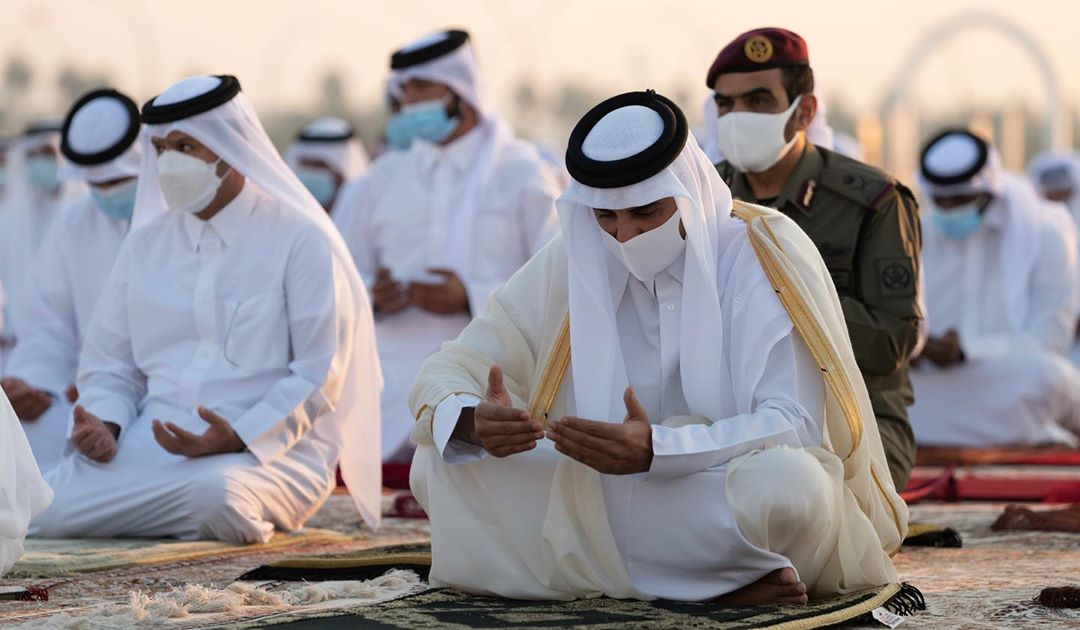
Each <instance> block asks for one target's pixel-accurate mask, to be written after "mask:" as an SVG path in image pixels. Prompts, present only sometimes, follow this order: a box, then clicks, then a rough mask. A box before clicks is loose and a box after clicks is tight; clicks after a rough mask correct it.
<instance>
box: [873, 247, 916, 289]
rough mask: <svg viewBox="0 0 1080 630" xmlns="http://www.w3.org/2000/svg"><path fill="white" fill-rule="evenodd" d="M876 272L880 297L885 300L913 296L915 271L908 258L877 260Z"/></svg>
mask: <svg viewBox="0 0 1080 630" xmlns="http://www.w3.org/2000/svg"><path fill="white" fill-rule="evenodd" d="M877 272H878V278H879V279H880V284H881V296H882V297H886V298H899V297H911V296H913V295H915V270H914V269H913V268H912V264H911V259H910V258H903V257H900V258H879V259H877Z"/></svg>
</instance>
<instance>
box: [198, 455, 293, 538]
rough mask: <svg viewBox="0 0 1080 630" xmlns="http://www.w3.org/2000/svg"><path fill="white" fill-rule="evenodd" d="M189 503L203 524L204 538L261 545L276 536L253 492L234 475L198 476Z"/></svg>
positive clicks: (199, 521) (201, 535)
mask: <svg viewBox="0 0 1080 630" xmlns="http://www.w3.org/2000/svg"><path fill="white" fill-rule="evenodd" d="M188 503H189V506H190V510H191V512H192V513H193V514H194V515H195V517H196V518H195V522H196V523H199V524H200V526H199V537H200V538H212V539H216V540H221V541H223V542H234V543H257V542H266V541H267V540H269V538H270V535H271V534H272V532H273V526H268V524H266V523H264V522H263V521H262V519H261V514H260V510H259V509H258V506H257V501H256V500H255V497H254V496H253V494H252V491H251V489H250V488H248V487H247V486H246V485H245V484H244V483H243V482H242V481H241V480H240V479H239V478H238V475H236V474H233V473H232V472H231V471H228V470H226V471H223V472H217V473H216V474H207V475H198V476H196V477H195V479H193V480H192V482H191V485H190V486H189V490H188Z"/></svg>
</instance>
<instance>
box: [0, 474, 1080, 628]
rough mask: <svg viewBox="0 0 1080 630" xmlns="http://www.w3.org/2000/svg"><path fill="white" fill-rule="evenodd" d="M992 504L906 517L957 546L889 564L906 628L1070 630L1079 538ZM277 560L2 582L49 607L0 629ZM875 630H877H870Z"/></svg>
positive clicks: (343, 509) (331, 523) (7, 614)
mask: <svg viewBox="0 0 1080 630" xmlns="http://www.w3.org/2000/svg"><path fill="white" fill-rule="evenodd" d="M1002 508H1003V506H1001V505H998V504H953V505H948V504H928V505H916V506H914V507H912V510H911V511H912V519H913V520H918V521H923V522H931V523H936V524H940V525H946V526H949V527H952V528H954V529H956V530H958V531H959V532H960V533H961V534H962V535H963V537H964V548H962V549H910V548H908V549H905V550H904V551H903V553H901V554H900V555H898V556H897V557H896V564H897V568H898V570H899V572H900V575H901V577H902V579H903V580H905V581H908V582H910V583H912V584H914V585H916V586H918V587H919V588H920V589H921V590H922V592H923V593H924V594H925V595H926V600H927V604H928V610H927V611H926V612H923V613H920V614H919V615H918V616H917V617H914V618H912V619H911V620H910V623H909V624H908V625H906V626H905V627H912V628H926V629H937V628H950V629H952V628H960V629H982V628H1027V627H1032V626H1033V625H1034V624H1036V623H1037V624H1038V627H1040V628H1054V627H1061V628H1067V627H1072V628H1078V627H1080V610H1073V611H1065V612H1054V611H1050V610H1048V609H1045V608H1042V607H1040V606H1036V605H1034V604H1032V603H1031V601H1032V598H1033V597H1034V596H1035V595H1036V594H1037V593H1038V592H1039V591H1040V590H1041V589H1042V588H1044V587H1047V586H1063V585H1066V584H1070V583H1073V584H1076V583H1080V535H1077V534H1072V535H1070V534H1044V533H1035V532H1019V533H998V532H993V531H991V530H990V528H989V525H990V523H991V522H993V520H994V519H995V518H996V517H997V515H998V514H999V513H1000V512H1001V510H1002ZM310 525H311V526H312V527H320V528H327V529H335V530H337V531H341V532H343V533H348V534H354V535H356V536H357V539H356V540H355V541H354V542H351V543H348V547H349V548H364V547H370V546H375V545H380V544H394V543H403V542H414V541H418V540H423V539H424V538H425V537H426V535H427V523H426V521H415V520H398V519H391V520H389V521H388V522H387V523H386V526H385V527H384V530H383V531H382V532H380V534H379V535H377V536H376V535H373V534H371V532H368V531H366V530H365V529H364V528H363V527H362V526H361V525H359V524H358V520H357V515H356V511H355V509H354V508H353V506H352V504H351V502H350V501H349V499H348V497H347V496H344V495H335V496H334V497H332V498H331V500H330V501H329V502H328V504H327V505H326V506H325V507H324V508H323V509H322V510H321V511H320V513H319V514H318V515H317V516H316V517H315V518H314V519H313V520H312V521H311V523H310ZM335 550H340V547H339V546H335V547H329V548H328V547H327V546H326V545H325V544H323V545H322V546H320V545H313V546H308V547H300V548H291V549H290V550H289V552H288V553H289V554H296V555H307V554H311V553H319V552H329V551H335ZM278 557H280V554H278V553H271V554H265V553H263V554H259V553H254V554H250V555H240V556H230V557H227V558H210V559H203V560H198V561H193V562H188V563H179V564H171V565H163V566H154V567H138V568H132V569H123V570H117V571H108V572H102V573H93V574H88V575H84V576H80V577H76V578H69V579H64V580H59V579H58V580H40V579H39V580H3V581H0V583H2V584H4V585H12V584H23V585H37V586H47V587H49V591H50V600H49V601H48V602H0V626H6V625H8V624H12V623H17V622H19V621H25V620H27V619H28V618H37V619H40V618H41V616H44V615H48V614H51V613H54V612H60V611H66V612H69V613H74V614H77V613H78V611H79V610H80V609H84V608H85V607H87V606H94V605H97V604H100V603H103V602H117V603H119V602H124V601H127V599H128V597H129V593H130V591H132V590H143V591H148V592H153V591H157V590H161V589H168V588H169V587H171V586H178V585H183V584H185V583H200V584H208V583H212V584H215V585H219V586H223V585H227V584H228V583H229V582H230V581H231V580H232V579H233V578H235V577H236V576H238V575H240V574H241V573H243V572H245V571H247V570H249V569H252V568H254V567H256V566H259V565H260V564H264V563H266V562H268V561H270V560H272V559H276V558H278ZM878 627H884V626H878Z"/></svg>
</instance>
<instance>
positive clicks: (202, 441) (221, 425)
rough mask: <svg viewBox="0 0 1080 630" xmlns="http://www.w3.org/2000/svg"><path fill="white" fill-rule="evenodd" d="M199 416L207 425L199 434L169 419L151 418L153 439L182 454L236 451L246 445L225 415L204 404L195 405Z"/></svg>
mask: <svg viewBox="0 0 1080 630" xmlns="http://www.w3.org/2000/svg"><path fill="white" fill-rule="evenodd" d="M199 417H200V418H202V419H203V420H205V421H206V423H207V424H209V425H210V427H209V428H208V429H206V431H203V434H202V435H195V434H194V433H191V432H190V431H185V430H183V429H181V428H180V427H178V426H176V425H175V424H173V423H171V422H162V421H161V420H154V423H153V430H154V439H155V440H157V443H158V444H160V445H161V447H162V448H164V449H165V450H166V451H169V452H170V453H172V454H173V455H183V456H184V457H203V456H205V455H217V454H218V453H239V452H240V451H242V450H244V449H245V448H247V445H246V444H244V441H243V440H241V439H240V436H238V435H237V434H236V431H233V429H232V426H231V425H230V424H229V421H228V420H226V419H225V418H222V417H221V416H219V415H217V414H216V413H214V412H213V411H210V410H209V409H207V408H206V407H199Z"/></svg>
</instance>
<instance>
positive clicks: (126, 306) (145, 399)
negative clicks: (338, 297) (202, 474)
mask: <svg viewBox="0 0 1080 630" xmlns="http://www.w3.org/2000/svg"><path fill="white" fill-rule="evenodd" d="M334 274H335V268H334V264H333V259H332V257H331V252H330V246H329V243H328V242H327V240H326V237H325V236H324V235H323V234H322V233H321V232H320V231H319V230H318V228H316V227H314V226H312V225H311V224H309V223H307V222H305V221H303V220H301V219H298V218H296V217H294V216H292V215H290V214H289V213H288V212H286V210H285V209H283V208H280V207H279V206H278V205H276V202H275V201H273V200H271V199H269V198H267V197H266V196H265V195H264V194H263V193H261V192H260V191H257V190H256V189H255V187H254V185H253V184H252V183H251V182H247V183H246V185H245V186H244V189H243V191H242V192H241V194H240V195H239V196H238V197H237V198H236V199H234V200H233V201H232V202H231V203H230V204H229V205H227V206H226V207H225V208H223V209H222V210H221V211H220V212H218V214H217V215H215V216H214V217H213V218H212V219H210V220H209V221H203V220H201V219H199V218H198V217H196V216H194V215H192V214H188V213H183V212H168V213H166V214H164V215H163V216H161V217H159V218H157V219H155V220H154V221H153V222H152V223H150V224H148V225H146V226H145V227H144V228H140V229H137V230H136V231H134V232H132V234H131V235H130V236H129V237H128V239H127V241H125V243H124V246H123V247H122V248H121V251H120V253H119V255H118V256H117V260H116V264H115V266H114V268H113V272H112V275H111V276H110V278H109V281H108V283H107V285H106V288H105V291H104V293H103V294H102V298H101V300H100V302H99V307H98V309H97V311H96V313H95V314H94V317H93V320H92V322H91V324H90V328H89V330H88V333H87V336H86V341H85V344H84V348H83V354H82V357H81V361H80V365H79V380H78V386H79V392H80V399H79V402H80V403H81V404H83V405H84V406H85V407H86V408H87V410H88V411H90V412H91V413H93V414H95V415H97V416H98V417H100V418H102V419H103V420H108V421H111V422H115V423H117V424H118V425H120V427H121V429H122V430H121V435H120V448H119V454H118V456H117V459H116V460H114V464H126V463H136V464H142V463H147V462H151V463H152V462H159V461H162V460H164V459H168V458H179V456H173V455H170V454H168V453H167V452H165V451H164V450H163V449H161V448H160V447H159V446H158V445H157V444H156V443H155V441H154V439H153V435H152V432H151V430H150V424H151V423H150V421H151V420H153V419H161V420H163V421H172V422H174V423H176V424H178V425H179V426H181V427H183V428H185V429H187V430H188V431H192V432H195V433H202V432H203V431H205V430H206V423H205V422H204V421H202V420H201V419H200V418H199V417H198V414H197V409H198V407H199V406H200V405H202V406H205V407H208V408H209V409H211V410H213V411H215V412H217V413H218V414H219V415H221V416H223V417H224V418H225V419H227V420H228V421H229V422H230V423H231V425H232V427H233V429H234V430H235V431H236V433H237V434H238V435H239V436H240V438H241V439H242V440H243V441H244V443H245V444H246V445H247V447H248V450H249V451H251V452H252V453H253V454H254V455H255V456H256V457H257V458H258V459H259V461H260V462H262V463H263V464H266V463H269V462H272V461H274V460H275V459H276V458H278V457H281V456H282V455H283V454H285V453H286V452H290V450H295V447H297V446H298V445H303V444H304V443H307V442H310V441H311V440H314V439H315V434H314V432H310V429H311V428H312V425H313V423H315V422H316V421H318V419H319V417H320V415H322V414H323V413H324V412H325V411H327V410H328V409H330V408H332V406H333V405H334V402H335V401H336V400H337V397H338V395H339V394H340V381H341V378H342V374H340V370H341V367H340V365H338V364H337V363H335V361H334V358H335V354H336V353H337V347H338V330H339V325H340V322H339V321H338V317H337V314H338V309H337V308H336V306H335V292H334V286H335V285H334V277H335V276H334ZM340 329H341V330H349V328H348V326H344V327H341V328H340ZM320 434H325V432H324V431H321V430H320ZM316 446H317V448H316V449H315V451H317V452H318V457H320V458H322V465H325V466H328V467H329V466H332V465H333V463H334V462H336V458H337V448H338V445H337V443H336V442H333V441H331V440H327V441H325V442H323V443H320V444H317V445H316ZM306 450H307V452H309V453H310V452H312V449H310V448H308V449H306Z"/></svg>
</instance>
